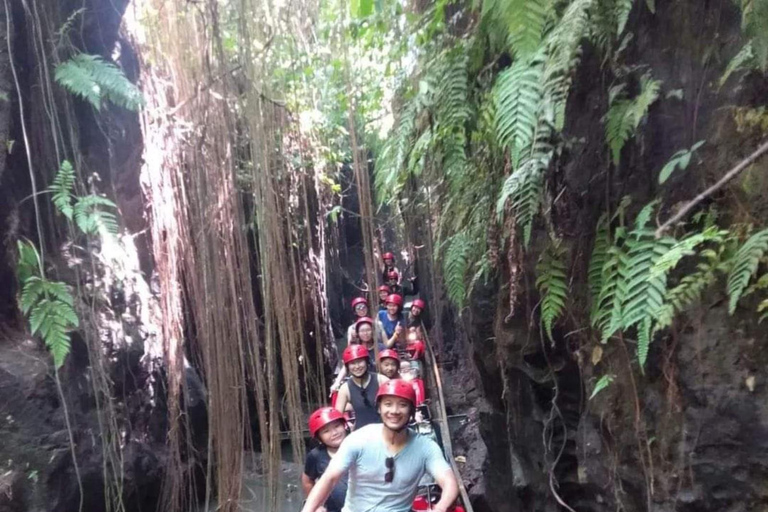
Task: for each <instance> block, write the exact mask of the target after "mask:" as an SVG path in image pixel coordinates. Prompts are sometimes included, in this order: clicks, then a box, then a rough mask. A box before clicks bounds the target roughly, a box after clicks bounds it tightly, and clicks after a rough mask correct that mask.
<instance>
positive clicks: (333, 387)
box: [328, 382, 341, 396]
mask: <svg viewBox="0 0 768 512" xmlns="http://www.w3.org/2000/svg"><path fill="white" fill-rule="evenodd" d="M340 387H341V384H340V383H338V382H334V383H333V384H331V394H330V395H328V396H333V394H334V393H336V392H337V391H338V390H339V388H340Z"/></svg>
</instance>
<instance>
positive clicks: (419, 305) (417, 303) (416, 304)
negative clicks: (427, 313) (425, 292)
mask: <svg viewBox="0 0 768 512" xmlns="http://www.w3.org/2000/svg"><path fill="white" fill-rule="evenodd" d="M411 307H412V308H419V309H424V308H425V307H427V303H426V302H424V301H423V300H421V299H416V300H414V301H413V302H411Z"/></svg>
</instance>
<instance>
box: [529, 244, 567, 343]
mask: <svg viewBox="0 0 768 512" xmlns="http://www.w3.org/2000/svg"><path fill="white" fill-rule="evenodd" d="M564 253H565V251H563V249H562V247H560V243H559V241H555V242H553V243H551V244H550V245H549V246H548V247H547V249H546V250H545V251H544V252H543V253H542V255H541V258H540V259H539V263H538V265H537V266H536V275H537V276H538V277H537V278H536V288H538V290H539V293H540V294H541V296H542V297H541V323H542V324H543V325H544V330H545V332H546V333H547V336H548V337H549V339H550V340H551V341H553V342H554V339H553V338H552V325H553V324H554V322H555V320H557V318H558V317H559V316H560V315H561V314H562V312H563V309H564V308H565V303H566V301H567V300H568V282H567V275H566V269H565V263H564V262H563V256H564Z"/></svg>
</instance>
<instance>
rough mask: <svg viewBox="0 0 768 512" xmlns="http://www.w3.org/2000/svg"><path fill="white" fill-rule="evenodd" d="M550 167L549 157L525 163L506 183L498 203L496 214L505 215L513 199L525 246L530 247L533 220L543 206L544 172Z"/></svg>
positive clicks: (533, 159)
mask: <svg viewBox="0 0 768 512" xmlns="http://www.w3.org/2000/svg"><path fill="white" fill-rule="evenodd" d="M548 166H549V155H541V156H540V158H530V159H528V160H526V161H525V162H523V164H522V165H521V166H520V168H519V169H517V170H516V171H514V172H513V173H512V174H510V175H509V177H508V178H507V179H506V180H505V181H504V185H502V187H501V194H500V196H499V200H498V201H497V203H496V213H497V214H498V215H500V216H501V215H503V214H504V208H505V206H506V203H507V200H508V199H510V198H511V199H512V208H513V210H514V214H515V217H516V218H517V223H518V225H520V226H522V228H523V245H524V246H525V247H527V246H528V243H529V242H530V239H531V228H532V226H533V219H534V217H535V216H536V214H537V213H538V211H539V206H540V205H541V194H542V191H543V189H544V171H545V170H546V169H547V167H548Z"/></svg>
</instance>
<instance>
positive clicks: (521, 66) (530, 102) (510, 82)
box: [493, 60, 542, 167]
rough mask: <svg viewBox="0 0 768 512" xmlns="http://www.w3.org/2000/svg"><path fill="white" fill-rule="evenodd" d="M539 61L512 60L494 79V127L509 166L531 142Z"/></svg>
mask: <svg viewBox="0 0 768 512" xmlns="http://www.w3.org/2000/svg"><path fill="white" fill-rule="evenodd" d="M541 74H542V65H541V62H540V61H533V62H529V61H523V60H520V61H516V62H515V63H514V64H512V65H511V66H510V67H509V68H507V69H505V70H504V71H502V72H501V73H499V76H498V77H497V78H496V83H495V84H494V87H493V96H494V101H495V103H496V129H497V137H498V140H499V145H500V146H502V147H508V148H509V149H510V154H511V155H512V161H513V167H517V165H518V161H519V158H520V154H521V152H522V151H523V150H524V149H525V148H527V147H528V146H530V145H531V143H532V142H533V137H534V132H535V130H536V125H537V122H538V113H539V109H540V106H541V99H542V83H541Z"/></svg>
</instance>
